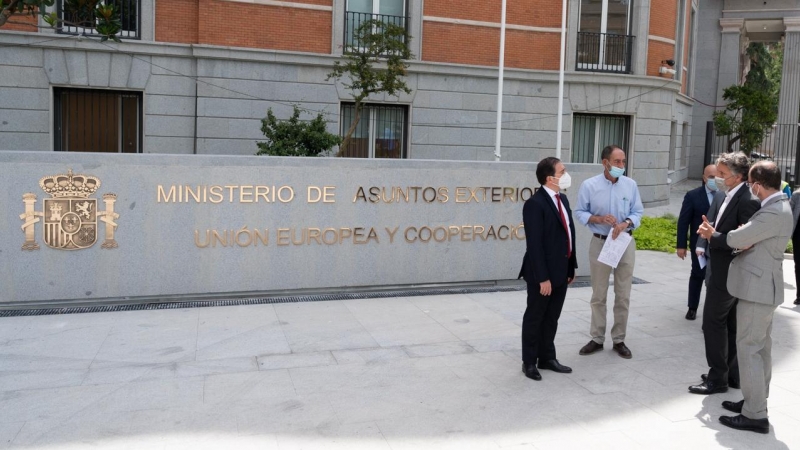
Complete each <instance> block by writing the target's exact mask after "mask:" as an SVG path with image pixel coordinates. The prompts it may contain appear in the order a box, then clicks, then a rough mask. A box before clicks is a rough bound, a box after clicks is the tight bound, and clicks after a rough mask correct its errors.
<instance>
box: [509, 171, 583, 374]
mask: <svg viewBox="0 0 800 450" xmlns="http://www.w3.org/2000/svg"><path fill="white" fill-rule="evenodd" d="M536 178H537V180H538V181H539V183H540V184H541V185H542V187H541V188H539V189H538V190H537V191H536V193H535V194H533V196H532V197H531V198H530V199H528V200H527V201H526V202H525V206H524V207H523V209H522V218H523V222H524V224H525V241H526V243H527V251H526V253H525V258H524V260H523V263H522V269H521V270H520V276H522V277H524V278H525V281H526V282H527V283H528V307H527V308H526V309H525V315H524V316H523V319H522V372H523V373H525V376H527V377H528V378H531V379H533V380H541V379H542V376H541V374H540V373H539V370H538V369H546V370H552V371H554V372H559V373H570V372H572V369H571V368H569V367H567V366H564V365H562V364H561V363H559V362H558V360H557V359H556V347H555V344H554V340H555V336H556V329H557V328H558V318H559V317H560V316H561V309H562V307H563V306H564V298H565V297H566V295H567V286H568V285H569V284H570V283H572V280H573V279H574V278H575V269H576V268H577V267H578V260H577V257H576V256H575V225H574V224H573V221H572V211H571V210H570V207H569V201H568V200H567V197H566V196H565V195H564V194H562V193H561V191H562V190H564V189H567V188H569V187H570V183H571V181H570V176H569V174H568V173H567V171H566V168H565V167H564V164H563V163H562V162H561V161H560V160H559V159H558V158H553V157H548V158H545V159H543V160H541V161H540V162H539V165H538V166H537V167H536Z"/></svg>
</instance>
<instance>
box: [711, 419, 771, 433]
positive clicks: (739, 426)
mask: <svg viewBox="0 0 800 450" xmlns="http://www.w3.org/2000/svg"><path fill="white" fill-rule="evenodd" d="M719 422H720V423H721V424H723V425H725V426H726V427H731V428H734V429H736V430H747V431H755V432H756V433H761V434H767V433H769V419H748V418H747V417H745V416H743V415H741V414H739V415H738V416H721V417H720V418H719Z"/></svg>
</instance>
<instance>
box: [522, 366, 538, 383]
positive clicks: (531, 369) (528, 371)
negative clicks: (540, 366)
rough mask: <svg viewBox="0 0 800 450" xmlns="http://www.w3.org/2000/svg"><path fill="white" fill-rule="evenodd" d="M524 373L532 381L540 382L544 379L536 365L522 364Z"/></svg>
mask: <svg viewBox="0 0 800 450" xmlns="http://www.w3.org/2000/svg"><path fill="white" fill-rule="evenodd" d="M522 373H524V374H525V376H526V377H528V378H530V379H531V380H536V381H539V380H541V379H542V374H540V373H539V371H538V370H536V365H535V364H525V363H522Z"/></svg>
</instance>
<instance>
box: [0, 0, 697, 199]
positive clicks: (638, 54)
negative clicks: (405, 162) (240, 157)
mask: <svg viewBox="0 0 800 450" xmlns="http://www.w3.org/2000/svg"><path fill="white" fill-rule="evenodd" d="M704 2H705V0H568V29H567V49H566V60H565V71H566V82H565V93H564V113H565V115H564V122H563V124H564V132H563V139H562V142H563V144H562V149H563V150H562V157H563V159H564V160H565V161H567V162H575V163H597V162H599V158H598V153H599V150H600V149H602V147H603V146H604V145H606V144H609V143H616V144H619V145H623V146H624V147H625V148H626V149H627V150H628V152H629V158H628V159H629V163H628V164H629V173H630V174H631V175H632V176H633V177H634V178H635V179H637V181H638V182H639V185H640V186H641V191H642V198H643V200H644V201H645V203H646V204H650V205H657V204H661V203H665V202H666V201H668V198H669V183H670V182H675V181H677V180H681V179H684V178H686V177H687V174H688V167H687V166H688V164H689V161H690V160H691V158H690V156H691V155H690V154H689V148H690V145H689V137H690V136H692V134H693V133H692V132H691V124H692V111H693V108H694V106H695V105H694V101H693V100H692V95H693V91H692V89H693V88H692V84H693V83H692V79H693V77H694V76H695V74H694V70H693V60H694V54H693V51H692V48H693V45H692V42H693V41H694V40H695V39H696V25H695V21H694V18H695V16H696V12H697V11H698V8H702V6H703V3H704ZM128 3H129V4H130V5H132V6H131V8H132V9H131V10H130V11H134V12H133V13H129V15H128V17H129V18H130V17H133V18H134V20H133V21H132V22H131V23H132V25H130V26H126V27H125V28H126V29H125V32H124V33H123V34H122V38H123V39H122V43H119V44H117V43H111V42H107V43H101V42H99V39H97V38H92V37H83V38H81V37H80V36H76V35H74V34H68V33H55V32H54V31H53V30H50V29H47V28H46V27H44V28H41V29H37V28H34V27H32V26H30V25H25V24H24V23H21V24H13V25H7V26H5V27H3V28H2V29H0V117H2V120H0V123H2V124H3V125H0V142H2V144H0V148H1V149H4V150H37V151H53V150H61V151H87V150H91V151H120V152H132V153H136V152H146V153H175V154H195V153H202V154H253V153H255V152H256V146H255V142H256V141H258V140H263V136H262V135H261V132H260V125H261V124H260V119H261V118H263V117H264V116H265V115H266V111H267V109H268V108H272V110H273V111H274V112H275V113H276V115H277V116H278V117H288V115H289V113H290V112H291V107H292V104H298V105H300V106H301V107H302V108H304V109H305V110H306V113H304V117H305V118H308V117H310V116H311V114H313V113H315V112H317V111H319V112H323V113H325V114H326V120H327V121H328V126H329V130H330V131H332V132H341V130H342V129H345V128H346V127H347V126H349V120H352V114H351V112H352V111H351V110H352V108H351V107H350V106H349V105H350V104H349V101H350V95H349V93H348V92H347V91H346V90H345V89H344V88H343V87H342V86H341V85H338V84H336V83H334V82H333V81H326V75H327V73H328V72H329V71H330V69H331V67H332V65H333V62H334V61H336V60H337V58H339V57H341V55H342V49H343V47H344V44H345V43H346V42H347V40H348V39H349V37H348V30H351V29H352V21H353V20H355V19H354V18H355V17H357V15H358V14H368V15H369V14H372V15H375V16H377V17H390V18H394V19H391V20H399V21H400V23H402V24H404V25H405V26H406V28H407V29H408V31H409V33H410V35H411V36H412V40H411V43H410V45H411V49H412V53H413V54H414V58H413V60H412V61H411V67H410V70H409V75H408V77H407V81H408V84H409V86H410V87H411V88H412V93H411V94H407V95H406V94H403V95H401V96H400V97H399V98H389V97H384V96H379V97H376V98H372V99H370V108H368V109H367V110H366V111H365V119H366V120H365V123H364V124H361V125H359V128H358V130H357V133H356V134H357V138H358V139H360V140H361V143H362V149H361V150H360V153H358V154H357V155H354V156H363V157H385V158H396V157H399V158H413V159H445V160H447V159H449V160H477V161H481V160H493V159H494V154H493V152H494V141H495V120H496V104H497V74H498V70H497V65H498V61H499V46H500V17H501V1H500V0H280V1H278V0H130V1H129V2H128ZM561 13H562V11H561V2H559V1H548V0H508V7H507V29H506V43H505V49H506V52H505V84H504V108H503V110H504V111H503V131H502V159H503V160H507V161H537V160H539V159H541V158H542V157H544V156H547V155H552V154H554V153H555V151H554V149H555V145H556V111H557V109H558V101H559V100H558V91H557V86H558V69H559V48H560V39H561V35H560V27H561ZM25 20H28V19H25V18H21V19H20V20H19V22H24V21H25ZM348 23H350V26H348ZM66 31H69V30H66ZM73 31H74V30H73ZM91 32H92V30H91V29H88V30H86V29H82V30H78V32H77V34H80V33H89V34H90V33H91ZM667 60H672V61H675V63H674V66H669V65H667V64H665V61H667ZM663 69H672V70H675V72H676V73H675V74H674V75H673V74H671V73H670V72H669V71H666V72H665V71H664V70H663ZM103 105H106V106H103ZM107 105H112V106H110V107H109V106H107ZM114 105H116V106H114ZM87 108H88V109H87ZM101 108H105V109H102V111H108V110H111V109H115V112H114V113H113V114H111V113H107V112H106V113H102V114H100V115H102V117H99V116H98V117H95V116H91V115H86V114H85V111H88V110H89V109H91V110H92V111H95V110H101ZM76 117H82V118H84V121H78V120H76V119H75V118H76ZM86 117H95V118H94V119H92V123H91V124H90V123H87V122H86V121H85V118H86ZM109 129H116V131H115V133H116V134H112V135H111V136H110V137H109V136H108V135H107V134H106V135H103V136H99V135H97V136H95V134H97V133H99V131H97V130H109ZM80 133H83V135H82V136H81V137H80V138H78V137H76V136H78V135H79V134H80ZM101 138H102V139H101Z"/></svg>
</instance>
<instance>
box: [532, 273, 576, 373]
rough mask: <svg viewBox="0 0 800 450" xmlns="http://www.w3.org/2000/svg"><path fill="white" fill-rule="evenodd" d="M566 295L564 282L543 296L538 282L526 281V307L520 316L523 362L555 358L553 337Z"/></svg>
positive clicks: (534, 362) (533, 362) (554, 336)
mask: <svg viewBox="0 0 800 450" xmlns="http://www.w3.org/2000/svg"><path fill="white" fill-rule="evenodd" d="M566 296H567V285H566V284H565V285H563V286H560V287H557V288H553V291H552V292H551V293H550V295H548V296H546V297H545V296H544V295H541V294H540V293H539V283H529V284H528V307H527V308H526V309H525V315H524V316H522V362H524V363H525V364H536V363H537V360H538V361H549V360H551V359H556V346H555V343H554V342H553V341H554V340H555V338H556V330H557V329H558V318H559V317H560V316H561V308H563V307H564V298H565V297H566Z"/></svg>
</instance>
